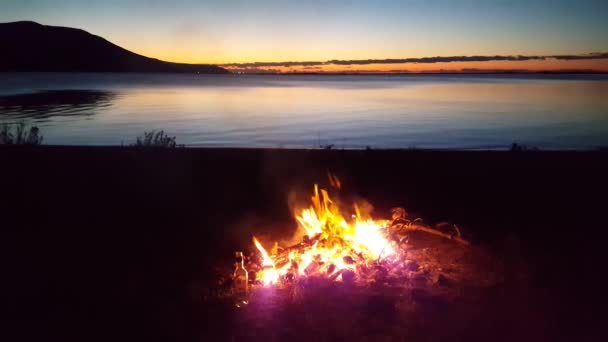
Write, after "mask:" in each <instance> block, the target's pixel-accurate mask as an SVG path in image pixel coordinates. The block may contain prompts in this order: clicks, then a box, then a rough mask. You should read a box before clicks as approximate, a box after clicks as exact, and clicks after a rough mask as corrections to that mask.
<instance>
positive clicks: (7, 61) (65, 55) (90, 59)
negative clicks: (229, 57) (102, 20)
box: [0, 21, 228, 74]
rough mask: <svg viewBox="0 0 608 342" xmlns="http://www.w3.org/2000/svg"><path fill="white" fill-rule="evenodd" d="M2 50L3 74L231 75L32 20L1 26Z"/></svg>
mask: <svg viewBox="0 0 608 342" xmlns="http://www.w3.org/2000/svg"><path fill="white" fill-rule="evenodd" d="M0 51H2V52H1V53H0V71H68V72H76V71H83V72H89V71H90V72H176V73H197V72H198V73H209V74H223V73H228V71H227V70H226V69H223V68H220V67H218V66H215V65H206V64H182V63H170V62H164V61H161V60H158V59H154V58H148V57H144V56H141V55H138V54H136V53H133V52H131V51H128V50H126V49H123V48H121V47H120V46H117V45H115V44H112V43H110V42H109V41H107V40H105V39H103V38H101V37H99V36H95V35H92V34H90V33H88V32H86V31H83V30H80V29H75V28H69V27H57V26H45V25H41V24H38V23H35V22H31V21H19V22H13V23H0Z"/></svg>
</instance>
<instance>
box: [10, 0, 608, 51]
mask: <svg viewBox="0 0 608 342" xmlns="http://www.w3.org/2000/svg"><path fill="white" fill-rule="evenodd" d="M0 8H1V9H2V10H1V11H0V21H1V22H7V21H16V20H33V21H37V22H39V23H42V24H48V25H60V26H71V27H78V28H82V29H85V30H87V31H89V32H91V33H94V34H97V35H100V36H103V37H104V38H106V39H108V40H110V41H112V42H114V43H116V44H118V45H121V46H123V47H125V48H127V49H130V50H133V51H136V52H139V53H142V54H145V55H149V56H153V57H157V58H161V59H166V60H172V61H183V62H203V63H207V62H209V63H229V62H252V61H262V60H263V61H285V60H327V59H366V58H403V57H423V56H436V55H441V56H453V55H474V54H480V55H488V54H556V53H558V54H561V53H564V54H577V53H588V52H606V51H608V19H607V18H608V1H606V0H579V1H574V0H573V1H565V0H554V1H539V0H528V1H524V0H512V1H500V0H486V1H482V0H464V1H456V0H453V1H449V0H436V1H433V0H427V1H421V0H410V1H391V0H376V1H339V0H338V1H320V0H309V1H286V0H285V1H269V0H267V1H239V0H224V1H201V0H174V1H161V0H123V1H118V0H105V1H77V0H0Z"/></svg>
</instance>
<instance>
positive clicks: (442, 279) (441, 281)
mask: <svg viewBox="0 0 608 342" xmlns="http://www.w3.org/2000/svg"><path fill="white" fill-rule="evenodd" d="M437 285H439V286H441V287H452V281H451V280H450V279H449V278H447V277H446V276H444V275H443V274H440V275H439V277H438V278H437Z"/></svg>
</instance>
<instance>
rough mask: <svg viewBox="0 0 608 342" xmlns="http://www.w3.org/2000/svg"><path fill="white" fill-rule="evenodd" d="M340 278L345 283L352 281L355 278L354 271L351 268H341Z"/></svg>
mask: <svg viewBox="0 0 608 342" xmlns="http://www.w3.org/2000/svg"><path fill="white" fill-rule="evenodd" d="M342 280H343V281H344V282H345V283H352V282H353V281H354V280H355V272H353V271H352V270H343V271H342Z"/></svg>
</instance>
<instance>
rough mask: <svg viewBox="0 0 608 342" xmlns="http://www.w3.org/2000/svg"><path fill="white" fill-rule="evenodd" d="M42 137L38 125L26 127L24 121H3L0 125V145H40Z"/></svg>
mask: <svg viewBox="0 0 608 342" xmlns="http://www.w3.org/2000/svg"><path fill="white" fill-rule="evenodd" d="M42 139H43V137H42V135H41V134H40V129H38V127H36V126H31V127H29V128H28V127H27V126H26V124H25V123H24V122H18V123H16V124H8V123H3V124H2V127H0V145H2V144H4V145H40V144H42Z"/></svg>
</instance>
